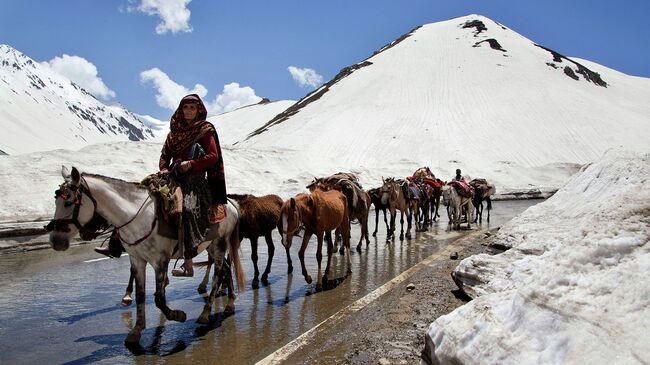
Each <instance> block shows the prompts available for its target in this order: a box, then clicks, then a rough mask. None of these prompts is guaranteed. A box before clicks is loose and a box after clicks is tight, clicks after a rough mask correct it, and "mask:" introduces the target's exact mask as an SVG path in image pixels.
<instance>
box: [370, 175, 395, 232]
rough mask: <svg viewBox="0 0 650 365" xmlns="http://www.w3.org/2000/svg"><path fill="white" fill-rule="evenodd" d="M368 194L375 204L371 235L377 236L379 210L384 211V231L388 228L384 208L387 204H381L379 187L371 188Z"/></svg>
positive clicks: (386, 207)
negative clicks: (373, 229)
mask: <svg viewBox="0 0 650 365" xmlns="http://www.w3.org/2000/svg"><path fill="white" fill-rule="evenodd" d="M368 195H369V196H370V201H371V203H372V205H374V206H375V231H374V232H372V236H373V237H377V230H378V229H379V211H380V210H381V211H382V212H384V223H385V224H386V232H387V233H388V231H389V230H390V228H389V227H388V219H386V209H388V204H383V203H382V202H381V187H379V188H373V189H370V190H368Z"/></svg>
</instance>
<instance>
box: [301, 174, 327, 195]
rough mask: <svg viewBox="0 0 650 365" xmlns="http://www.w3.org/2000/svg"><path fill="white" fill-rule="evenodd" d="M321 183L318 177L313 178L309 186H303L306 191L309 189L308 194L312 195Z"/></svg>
mask: <svg viewBox="0 0 650 365" xmlns="http://www.w3.org/2000/svg"><path fill="white" fill-rule="evenodd" d="M322 181H323V179H322V178H320V177H314V180H312V181H311V182H310V183H309V185H307V186H305V187H306V188H307V189H309V192H310V193H313V192H314V190H316V188H317V187H318V185H319V184H320V183H321V182H322Z"/></svg>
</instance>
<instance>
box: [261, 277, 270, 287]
mask: <svg viewBox="0 0 650 365" xmlns="http://www.w3.org/2000/svg"><path fill="white" fill-rule="evenodd" d="M262 284H264V285H269V276H268V275H262Z"/></svg>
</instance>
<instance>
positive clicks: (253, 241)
mask: <svg viewBox="0 0 650 365" xmlns="http://www.w3.org/2000/svg"><path fill="white" fill-rule="evenodd" d="M257 238H258V237H257V236H253V237H251V238H250V240H251V259H252V260H253V267H254V268H255V274H254V276H253V282H252V286H253V289H257V288H259V287H260V271H259V269H258V268H257Z"/></svg>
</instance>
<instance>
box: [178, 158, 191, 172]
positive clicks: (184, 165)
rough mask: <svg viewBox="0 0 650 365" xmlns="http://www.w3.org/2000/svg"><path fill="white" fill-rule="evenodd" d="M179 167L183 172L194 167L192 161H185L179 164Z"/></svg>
mask: <svg viewBox="0 0 650 365" xmlns="http://www.w3.org/2000/svg"><path fill="white" fill-rule="evenodd" d="M178 169H179V170H180V172H181V173H183V174H184V173H186V172H188V171H190V170H191V169H192V162H191V161H183V162H181V164H180V166H178Z"/></svg>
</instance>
